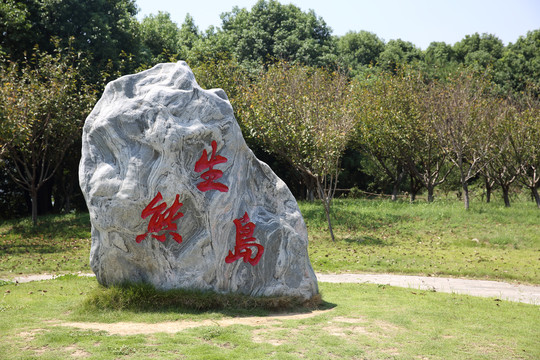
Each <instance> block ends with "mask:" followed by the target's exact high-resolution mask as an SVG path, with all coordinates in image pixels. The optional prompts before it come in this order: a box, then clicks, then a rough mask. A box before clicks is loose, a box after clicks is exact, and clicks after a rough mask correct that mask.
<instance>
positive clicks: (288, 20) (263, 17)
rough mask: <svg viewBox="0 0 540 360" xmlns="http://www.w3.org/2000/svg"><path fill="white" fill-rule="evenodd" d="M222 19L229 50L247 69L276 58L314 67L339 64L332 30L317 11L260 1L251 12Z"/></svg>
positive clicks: (235, 11) (229, 13) (237, 12)
mask: <svg viewBox="0 0 540 360" xmlns="http://www.w3.org/2000/svg"><path fill="white" fill-rule="evenodd" d="M221 19H222V29H223V33H224V35H225V38H226V41H227V48H228V49H231V52H232V54H233V55H234V57H236V59H237V60H238V62H239V63H240V64H242V65H243V66H245V67H247V68H250V69H257V68H259V67H260V66H261V65H263V64H265V63H267V62H268V61H270V60H274V59H282V60H286V61H289V62H292V63H299V64H304V65H312V66H326V65H329V64H332V63H334V62H335V56H334V55H333V53H334V46H335V44H334V40H333V38H332V36H331V30H330V28H329V27H328V26H327V25H326V23H325V22H324V20H323V19H322V18H320V17H318V16H317V15H316V14H315V13H314V12H313V11H309V12H307V13H305V12H303V11H301V10H300V9H299V8H298V7H296V6H294V5H292V4H290V5H282V4H280V3H279V2H278V1H274V0H269V1H266V0H259V1H258V2H257V3H256V4H255V5H254V6H253V7H252V8H251V11H248V10H247V9H245V8H243V9H240V8H238V7H235V8H234V9H233V11H232V12H228V13H224V14H222V15H221Z"/></svg>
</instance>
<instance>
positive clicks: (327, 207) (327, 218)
mask: <svg viewBox="0 0 540 360" xmlns="http://www.w3.org/2000/svg"><path fill="white" fill-rule="evenodd" d="M329 201H330V199H323V203H324V212H325V213H326V220H327V221H328V230H329V231H330V237H331V238H332V242H336V240H335V238H334V230H333V229H332V220H330V204H329Z"/></svg>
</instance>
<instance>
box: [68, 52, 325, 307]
mask: <svg viewBox="0 0 540 360" xmlns="http://www.w3.org/2000/svg"><path fill="white" fill-rule="evenodd" d="M79 180H80V185H81V189H82V191H83V193H84V196H85V199H86V203H87V205H88V209H89V211H90V219H91V223H92V247H91V251H90V265H91V267H92V270H93V271H94V273H95V274H96V277H97V280H98V281H99V282H100V283H101V284H103V285H106V286H108V285H113V284H122V283H127V282H131V283H137V282H143V283H150V284H152V285H154V286H155V287H156V288H158V289H176V288H183V289H196V290H212V291H216V292H221V293H227V292H239V293H243V294H248V295H252V296H277V295H289V296H296V297H301V298H303V299H310V298H312V297H313V296H314V295H316V294H317V293H318V286H317V279H316V277H315V274H314V272H313V269H312V267H311V264H310V261H309V258H308V252H307V246H308V237H307V230H306V225H305V223H304V220H303V218H302V215H301V213H300V210H299V208H298V204H297V203H296V200H295V199H294V197H293V196H292V194H291V192H290V191H289V189H288V188H287V186H286V185H285V183H284V182H283V181H282V180H281V179H279V178H278V177H277V176H276V175H275V174H274V172H272V170H271V169H270V168H269V167H268V166H267V165H266V164H265V163H263V162H261V161H259V160H258V159H257V158H256V157H255V155H254V154H253V152H252V151H251V150H250V149H249V148H248V147H247V145H246V142H245V141H244V139H243V137H242V133H241V131H240V127H239V125H238V123H237V121H236V119H235V118H234V115H233V109H232V107H231V105H230V103H229V101H228V99H227V96H226V94H225V92H224V91H223V90H221V89H214V90H204V89H202V88H201V87H200V86H199V85H198V84H197V82H196V81H195V77H194V75H193V73H192V72H191V69H190V68H189V67H188V66H187V64H186V63H185V62H178V63H167V64H159V65H157V66H155V67H153V68H152V69H149V70H146V71H143V72H141V73H138V74H134V75H128V76H124V77H121V78H119V79H118V80H115V81H113V82H111V83H109V84H108V85H107V87H106V88H105V91H104V93H103V96H102V97H101V99H100V100H99V101H98V103H97V104H96V106H95V107H94V109H93V111H92V112H91V113H90V115H89V116H88V118H87V119H86V122H85V125H84V130H83V138H82V158H81V162H80V167H79Z"/></svg>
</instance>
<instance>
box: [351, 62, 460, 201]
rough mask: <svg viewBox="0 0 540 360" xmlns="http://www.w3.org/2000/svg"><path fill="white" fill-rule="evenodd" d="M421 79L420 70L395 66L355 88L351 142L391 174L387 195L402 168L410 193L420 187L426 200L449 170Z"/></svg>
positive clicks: (394, 196)
mask: <svg viewBox="0 0 540 360" xmlns="http://www.w3.org/2000/svg"><path fill="white" fill-rule="evenodd" d="M426 81H427V80H426V79H425V78H424V74H423V73H422V72H419V71H417V70H415V69H413V68H412V67H411V66H401V67H399V68H398V69H396V73H395V74H391V73H388V72H386V73H381V74H379V75H378V76H377V77H374V78H373V79H372V80H370V81H368V82H364V83H359V84H358V85H357V86H356V87H355V89H356V99H357V101H356V105H357V106H358V111H357V113H358V114H359V115H360V121H358V128H357V133H358V136H357V145H358V146H359V147H360V148H361V149H362V150H363V151H364V152H366V153H368V154H370V155H371V157H372V158H373V159H374V160H375V161H376V162H377V163H378V164H379V167H380V169H382V170H383V171H384V172H385V173H386V175H387V176H388V177H389V178H390V179H392V182H393V189H392V200H396V199H397V192H398V190H399V185H400V183H401V181H402V180H403V179H404V177H405V175H406V174H407V172H408V173H409V174H410V176H411V179H410V185H411V196H412V197H413V198H414V195H415V193H416V192H417V191H418V190H420V188H421V187H422V186H423V187H425V188H426V189H427V190H428V201H429V202H432V201H433V192H434V188H435V187H436V186H438V185H440V184H442V183H443V182H444V181H445V180H446V177H447V176H448V173H449V172H450V169H449V168H448V167H447V166H445V154H444V153H443V152H442V151H441V149H440V146H439V143H438V141H437V136H436V133H435V131H434V130H433V126H432V124H431V118H430V116H429V113H430V107H429V105H428V104H429V101H428V99H427V88H428V87H427V83H426Z"/></svg>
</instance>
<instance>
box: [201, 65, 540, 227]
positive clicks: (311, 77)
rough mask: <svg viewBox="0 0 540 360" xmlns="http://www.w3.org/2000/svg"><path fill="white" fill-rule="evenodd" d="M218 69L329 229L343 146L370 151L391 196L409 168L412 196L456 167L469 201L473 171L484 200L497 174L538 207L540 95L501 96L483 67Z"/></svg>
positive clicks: (250, 123)
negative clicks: (433, 72)
mask: <svg viewBox="0 0 540 360" xmlns="http://www.w3.org/2000/svg"><path fill="white" fill-rule="evenodd" d="M220 64H221V66H225V63H224V62H221V63H220ZM215 69H216V66H215V65H209V66H207V67H198V68H195V72H196V76H197V78H198V79H200V80H202V81H203V82H206V81H209V80H210V81H211V80H212V79H215V78H214V77H212V76H211V72H212V71H213V70H215ZM219 73H222V74H223V73H225V74H227V76H228V79H229V82H228V83H227V84H228V86H230V89H231V90H232V91H230V92H229V94H231V102H232V103H233V104H234V107H235V110H236V113H237V117H238V119H239V120H240V122H241V125H242V127H243V130H244V134H246V136H248V138H249V139H248V140H249V141H250V142H252V143H259V144H260V145H261V146H262V147H263V148H264V149H265V150H266V151H269V152H271V153H273V154H274V155H276V156H277V157H279V158H280V159H282V160H283V161H285V162H287V163H288V164H289V165H290V168H292V169H294V170H295V172H296V174H297V176H298V178H299V179H300V181H301V182H303V183H304V185H305V186H306V187H307V188H308V190H310V191H311V193H313V194H317V195H318V197H319V198H320V199H321V200H322V202H323V204H324V208H325V212H326V215H327V220H328V224H329V230H330V233H331V236H332V238H333V234H332V226H331V218H330V207H331V201H332V198H333V196H334V193H335V191H336V186H337V179H338V177H339V172H340V171H341V160H342V156H343V154H344V152H345V150H346V148H353V149H356V150H357V151H358V152H359V153H361V154H363V156H365V157H368V158H369V159H371V161H372V164H374V165H375V166H373V167H372V168H371V171H373V172H374V175H376V174H378V173H383V174H386V176H387V177H388V178H389V179H390V180H391V182H392V185H393V195H394V198H395V196H396V195H397V192H398V190H399V188H400V185H401V183H402V182H403V180H404V178H405V177H409V178H410V184H411V188H410V189H411V195H412V196H413V197H414V196H415V195H416V193H417V192H418V191H419V190H420V189H422V188H425V189H426V190H427V195H428V196H427V199H428V202H432V201H433V200H434V193H435V188H436V187H437V186H440V185H442V184H444V183H445V182H446V181H447V179H448V177H449V175H450V174H454V175H456V174H457V178H458V181H459V184H460V186H461V188H462V193H463V200H464V206H465V208H466V209H469V184H470V182H471V180H473V179H476V178H478V177H483V178H484V179H485V181H486V184H488V186H487V187H486V188H487V191H488V194H487V196H488V201H489V198H490V192H491V190H492V188H493V184H495V183H496V184H498V186H499V187H500V188H501V190H502V193H503V197H504V202H505V205H506V206H510V197H509V191H510V186H511V185H512V184H513V183H514V182H516V181H520V182H521V183H522V185H523V186H525V187H526V188H528V189H529V190H530V192H531V196H532V197H533V198H534V200H535V201H536V204H537V206H538V208H540V197H539V195H538V187H539V185H540V181H539V180H540V177H539V175H540V174H539V173H538V169H539V168H540V103H539V102H538V99H537V97H536V96H535V95H534V94H535V93H534V92H533V91H529V92H527V93H522V94H520V95H519V96H518V97H516V96H508V95H507V96H501V95H500V92H499V91H498V89H497V87H495V86H494V83H493V81H492V80H491V79H490V77H489V76H488V74H487V73H486V72H477V71H475V70H474V69H471V68H468V67H461V68H458V69H456V71H455V72H452V73H450V74H449V75H448V76H446V77H445V78H441V79H433V78H431V77H429V76H427V75H426V74H425V73H424V72H423V71H422V70H419V69H416V68H414V67H411V66H400V67H398V68H397V69H395V70H394V71H389V72H379V73H377V74H375V75H372V76H370V77H368V78H359V77H357V78H355V79H352V80H351V79H350V78H349V77H348V76H347V75H345V74H344V73H341V72H339V71H332V70H328V69H324V68H318V67H310V66H303V65H294V64H289V63H286V62H278V63H275V64H269V65H268V67H267V69H264V70H261V72H260V74H258V75H257V76H255V77H253V78H251V77H250V76H249V73H248V71H247V70H245V69H244V68H242V67H241V66H240V65H238V64H237V63H235V62H229V63H228V65H227V70H223V69H221V70H219ZM199 75H200V76H199ZM210 85H211V83H210Z"/></svg>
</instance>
